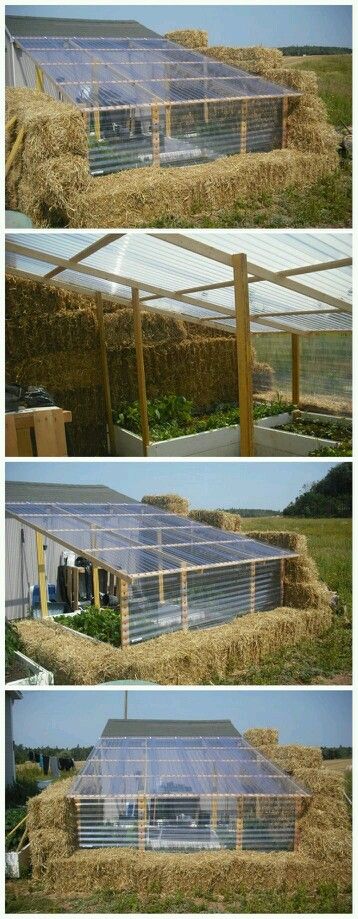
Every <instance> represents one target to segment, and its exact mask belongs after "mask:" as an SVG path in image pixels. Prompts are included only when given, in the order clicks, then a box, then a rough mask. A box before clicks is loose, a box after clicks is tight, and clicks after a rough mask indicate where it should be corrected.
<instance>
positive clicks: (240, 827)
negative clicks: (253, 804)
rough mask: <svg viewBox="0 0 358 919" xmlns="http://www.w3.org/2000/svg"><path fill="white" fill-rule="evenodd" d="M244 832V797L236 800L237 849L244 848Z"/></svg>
mask: <svg viewBox="0 0 358 919" xmlns="http://www.w3.org/2000/svg"><path fill="white" fill-rule="evenodd" d="M243 834H244V812H243V801H242V798H237V801H236V846H235V848H236V849H242V843H243Z"/></svg>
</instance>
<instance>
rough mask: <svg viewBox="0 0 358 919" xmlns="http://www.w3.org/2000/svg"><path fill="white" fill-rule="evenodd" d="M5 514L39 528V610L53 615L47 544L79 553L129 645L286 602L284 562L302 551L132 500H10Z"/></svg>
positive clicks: (97, 598)
mask: <svg viewBox="0 0 358 919" xmlns="http://www.w3.org/2000/svg"><path fill="white" fill-rule="evenodd" d="M6 513H7V516H8V517H9V518H10V519H13V520H17V521H18V522H19V523H20V524H21V526H22V527H26V528H28V529H26V532H29V531H30V533H32V534H34V533H35V538H36V552H37V564H38V584H39V606H40V609H39V613H40V616H41V617H44V618H47V617H48V616H49V614H50V615H51V613H50V610H49V601H48V585H47V576H46V560H45V551H44V544H45V543H46V541H47V540H49V541H50V542H51V544H52V543H53V542H55V543H58V544H59V545H60V546H63V547H65V548H66V549H68V550H70V551H71V552H72V553H74V557H76V556H77V557H79V558H80V560H82V566H83V565H84V564H85V562H84V561H83V559H85V560H87V561H88V562H89V563H90V568H91V572H92V579H93V597H94V604H95V606H96V607H97V608H98V609H99V608H100V606H101V596H103V593H106V594H107V593H110V594H112V595H114V596H115V597H117V600H118V605H119V612H120V615H119V616H118V633H120V643H121V646H122V648H125V647H127V646H128V645H130V644H136V643H140V642H143V641H146V640H148V639H150V638H155V637H157V636H159V635H164V634H166V633H170V632H176V631H178V630H184V631H185V632H187V631H188V630H192V629H203V628H208V627H210V626H215V625H220V624H222V623H224V622H230V621H231V620H233V619H235V618H236V617H237V616H241V615H243V614H245V613H250V612H251V613H252V612H255V611H256V612H258V611H265V610H272V609H274V608H277V607H279V606H282V605H283V589H284V573H285V560H286V559H293V558H295V557H296V556H297V552H294V551H292V550H290V549H288V548H287V549H283V548H280V547H279V546H273V545H268V544H267V543H264V542H260V541H259V540H258V539H251V538H249V537H247V536H244V535H239V534H237V533H232V532H229V531H226V532H225V531H223V530H219V529H217V528H215V527H212V526H206V525H204V524H201V523H199V522H197V521H194V520H191V519H190V518H188V517H181V516H178V515H176V514H173V513H171V512H168V511H161V510H160V509H159V508H155V507H153V506H151V505H150V504H143V503H141V504H137V503H136V502H134V501H131V502H130V503H127V502H126V501H125V498H123V500H122V501H121V503H115V502H111V503H104V504H103V503H102V504H101V503H100V502H97V503H86V502H85V501H81V502H80V503H76V502H75V501H73V500H72V502H57V503H56V502H53V503H44V502H41V501H39V502H36V501H32V502H31V501H30V502H26V501H8V502H7V504H6ZM76 570H77V585H78V577H79V571H78V568H77V569H76ZM81 570H82V569H81ZM104 579H105V582H104ZM100 586H101V591H102V593H101V594H100ZM77 602H78V600H76V604H77ZM76 608H77V605H76V606H75V609H76ZM58 612H59V609H58V608H57V613H58ZM55 614H56V613H55ZM69 625H71V620H70V619H69ZM74 627H75V628H76V626H74ZM67 634H68V633H67ZM65 638H66V633H65V634H64V635H63V639H64V640H65Z"/></svg>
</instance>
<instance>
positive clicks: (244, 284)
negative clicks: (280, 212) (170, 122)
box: [6, 103, 352, 456]
mask: <svg viewBox="0 0 358 919" xmlns="http://www.w3.org/2000/svg"><path fill="white" fill-rule="evenodd" d="M153 106H154V109H155V106H156V104H154V103H153ZM157 108H158V106H157ZM122 235H124V234H123V233H109V234H104V235H103V237H102V238H100V239H96V240H95V241H94V243H92V244H91V245H90V246H87V247H86V248H85V249H84V250H82V251H81V252H79V253H78V255H76V256H75V257H72V258H71V259H65V258H62V257H61V256H57V255H54V254H50V253H46V251H44V252H39V251H38V250H34V249H33V248H31V245H29V244H27V245H22V244H21V245H19V244H18V243H14V242H13V241H12V240H11V235H9V234H8V236H7V239H6V246H7V248H8V250H9V251H10V252H13V253H15V254H19V255H23V256H26V257H28V258H34V259H35V260H37V261H40V262H41V261H42V262H47V263H50V264H53V266H54V267H53V268H52V269H51V270H50V271H49V272H47V274H46V276H45V277H44V278H40V277H38V276H36V281H40V282H42V283H48V282H49V281H51V280H52V279H53V278H55V282H54V283H55V284H56V283H57V284H58V285H59V286H60V287H61V286H62V287H64V288H66V289H69V290H72V291H73V290H78V291H79V292H80V293H81V294H82V295H87V296H93V292H92V290H91V279H94V278H98V279H99V280H104V281H110V282H112V283H114V284H116V285H118V284H122V285H124V286H126V287H128V288H129V289H130V290H131V300H128V298H125V297H118V296H116V295H115V294H113V295H108V298H109V299H113V300H114V301H117V302H121V303H123V304H126V305H129V304H130V303H131V304H132V309H133V317H134V338H135V347H136V360H137V378H138V395H139V402H140V409H141V424H142V440H143V455H144V456H146V455H147V448H148V444H149V442H150V432H149V424H148V409H147V396H146V381H145V366H144V353H143V337H142V324H141V309H145V310H148V311H152V312H155V313H161V314H162V315H165V316H169V317H171V318H173V316H174V317H175V316H178V315H179V316H181V317H182V318H183V319H184V320H185V321H188V322H193V323H196V324H201V325H206V324H207V325H208V326H209V327H211V328H213V325H212V323H213V322H215V328H217V329H223V330H224V331H226V332H229V333H231V334H234V335H235V338H236V350H237V355H238V389H239V401H240V400H241V405H240V416H241V419H240V420H241V425H240V426H241V429H242V430H241V433H242V438H241V439H242V444H241V455H242V456H251V455H253V420H252V380H251V375H252V368H251V349H250V338H251V334H255V333H253V332H251V331H250V321H251V322H252V323H258V324H260V325H263V326H265V327H267V329H268V330H272V331H273V332H276V333H284V334H286V335H287V334H292V335H300V336H301V335H314V334H318V333H319V332H320V331H321V332H323V333H326V334H330V331H329V330H327V329H324V328H322V329H321V330H320V329H319V328H317V329H315V330H312V331H306V332H301V331H300V329H299V327H297V328H296V329H295V327H294V317H295V315H296V311H292V310H289V309H287V310H286V311H285V310H283V311H272V312H271V313H255V315H254V316H252V317H250V314H249V298H248V285H249V284H252V283H260V282H267V281H268V282H270V283H271V284H274V285H277V286H278V287H280V288H283V289H287V290H289V291H293V292H295V293H299V294H301V295H304V296H305V297H307V298H308V300H314V301H315V304H317V301H319V302H320V303H321V304H322V306H321V307H320V308H319V307H318V308H317V306H315V307H313V306H312V309H307V310H304V309H299V310H297V315H299V316H305V315H306V314H307V315H308V316H310V315H312V314H313V313H314V314H317V315H318V316H319V315H320V314H325V313H329V314H332V315H333V314H334V312H335V311H336V312H337V313H343V314H345V315H347V316H348V315H350V314H351V312H352V307H351V305H350V304H348V303H347V302H345V301H344V300H342V299H341V298H340V297H337V296H332V295H330V294H327V293H326V292H325V291H320V290H319V289H318V288H314V287H312V286H310V285H307V284H304V283H302V282H300V281H296V280H294V276H297V275H301V274H302V275H304V274H307V273H314V272H320V271H327V270H329V269H334V268H343V267H347V266H348V265H351V264H352V259H351V258H340V259H332V260H331V261H329V262H321V263H316V264H313V265H304V266H292V267H290V268H287V269H284V270H281V271H278V272H274V271H270V270H269V269H267V268H262V267H261V266H259V265H257V264H256V263H252V262H246V257H244V256H243V255H242V254H240V253H237V254H235V255H231V254H229V253H227V252H225V251H224V250H220V249H218V248H217V247H216V246H213V245H212V244H209V243H206V242H203V241H202V240H199V239H196V238H195V237H191V236H186V235H185V232H158V231H157V232H150V234H149V235H150V236H152V237H153V238H158V239H160V240H164V241H165V242H167V243H170V244H172V245H174V246H179V247H180V248H184V249H187V250H188V251H190V252H194V253H195V254H197V255H198V256H202V257H204V258H209V259H211V260H213V261H215V262H218V263H219V264H222V265H226V266H227V267H229V268H231V269H232V278H231V279H230V277H228V280H227V281H218V282H217V283H215V282H214V283H210V284H202V285H198V286H196V287H195V286H194V287H187V288H182V289H180V290H177V291H172V290H170V288H169V287H168V288H163V287H159V286H156V285H155V284H150V283H145V282H143V281H141V283H140V289H141V291H143V293H144V296H143V295H142V296H141V297H139V290H138V282H137V284H136V283H135V278H132V277H131V278H129V277H126V276H123V275H121V274H116V273H114V271H112V272H109V271H105V270H102V269H98V268H96V269H95V268H92V267H89V266H88V265H85V264H83V260H84V259H85V258H86V257H88V256H89V255H90V254H92V253H93V252H96V251H98V250H100V249H101V248H104V247H105V246H106V245H108V244H109V243H110V242H112V241H113V240H115V239H118V238H120V237H121V236H122ZM28 240H29V242H31V236H30V235H29V234H28ZM69 267H71V268H72V269H73V270H74V271H76V272H77V273H79V274H82V275H84V276H87V277H88V278H89V286H88V289H87V288H82V287H80V286H79V285H66V284H64V285H61V273H62V272H63V271H65V270H66V269H67V268H69ZM12 273H14V274H16V276H18V277H30V278H31V279H32V280H33V279H34V276H33V275H31V274H28V273H26V272H22V271H21V270H17V269H12ZM222 287H233V288H234V299H235V310H233V309H232V308H228V307H224V306H222V305H221V304H216V303H213V302H209V301H206V300H203V299H202V298H200V297H199V296H195V294H200V293H201V292H204V291H206V290H215V289H218V290H219V289H220V288H222ZM104 296H106V297H107V294H105V295H104ZM161 298H169V299H171V300H175V301H178V302H179V303H182V304H183V309H182V310H180V311H179V312H178V313H174V312H173V311H172V310H170V309H165V308H161V307H160V305H159V306H158V300H160V299H161ZM152 300H155V301H156V303H155V305H153V304H152V303H151V301H152ZM97 302H98V303H99V298H98V301H97ZM186 304H188V305H189V306H195V307H198V308H199V309H205V311H206V312H207V311H208V310H210V311H212V313H213V316H212V318H211V317H205V318H199V316H195V317H194V316H190V315H188V314H187V313H186V312H185V305H186ZM280 317H289V319H291V320H292V324H290V325H289V326H287V325H284V324H283V323H282V322H280ZM229 318H230V319H231V320H233V321H234V325H233V326H230V325H227V324H226V323H227V320H228V319H229ZM100 326H101V324H100V323H99V334H100V348H101V360H102V369H103V378H104V389H105V399H106V412H107V423H108V424H109V426H110V430H111V428H112V425H110V419H111V408H110V391H109V378H108V368H107V372H106V369H105V357H106V356H105V345H104V339H103V327H102V332H101V327H100ZM336 331H337V329H332V334H334V333H335V332H336ZM345 331H346V332H347V334H350V332H348V330H345ZM101 334H102V339H101ZM258 334H259V333H258ZM240 390H241V394H240ZM110 441H111V450H113V446H114V432H112V430H111V434H110Z"/></svg>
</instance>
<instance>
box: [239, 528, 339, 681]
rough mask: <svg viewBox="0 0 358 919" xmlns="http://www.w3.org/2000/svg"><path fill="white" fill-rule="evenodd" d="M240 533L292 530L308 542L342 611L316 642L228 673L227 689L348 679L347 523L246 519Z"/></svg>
mask: <svg viewBox="0 0 358 919" xmlns="http://www.w3.org/2000/svg"><path fill="white" fill-rule="evenodd" d="M244 529H245V531H247V532H250V530H262V531H264V530H290V531H292V530H293V531H294V532H298V533H303V534H304V535H305V536H307V540H308V548H309V551H310V553H311V555H312V557H313V558H314V560H315V561H316V563H317V565H318V570H319V574H320V576H321V578H322V580H323V581H325V583H326V584H328V587H329V588H330V589H331V590H333V591H337V593H338V594H339V597H340V601H341V604H342V607H343V608H344V609H341V610H340V611H339V612H338V613H337V614H336V615H335V616H334V622H333V625H332V627H331V628H330V629H329V631H328V632H326V633H325V635H323V636H322V637H321V638H318V639H316V640H315V641H305V642H301V644H299V645H295V646H293V647H287V648H285V649H284V650H282V651H280V652H278V653H276V654H273V655H270V656H269V657H268V658H266V659H265V661H264V662H263V663H262V664H261V666H259V667H253V668H251V669H250V670H248V671H245V673H242V672H241V673H238V672H232V673H230V674H229V676H228V678H227V682H228V683H232V684H233V685H234V684H235V683H247V684H250V685H251V684H256V685H266V684H271V685H277V684H284V685H287V684H293V683H295V684H309V683H319V682H320V681H322V680H323V681H324V680H326V681H332V682H334V681H335V680H336V681H337V682H340V679H342V677H344V678H345V679H348V677H349V674H350V673H351V668H352V631H351V613H352V556H351V539H352V533H351V521H350V520H347V519H340V520H338V519H335V518H328V519H327V518H325V519H324V520H323V519H322V520H320V519H316V518H315V519H309V520H307V519H305V518H302V517H299V518H297V517H264V518H262V517H256V518H254V517H249V518H245V521H244Z"/></svg>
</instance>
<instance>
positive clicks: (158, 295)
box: [6, 231, 352, 456]
mask: <svg viewBox="0 0 358 919" xmlns="http://www.w3.org/2000/svg"><path fill="white" fill-rule="evenodd" d="M351 256H352V250H351V237H350V235H349V234H344V237H343V236H342V235H341V234H335V233H324V234H323V233H322V234H317V233H315V234H314V235H312V234H310V233H293V234H291V233H290V234H286V233H281V232H280V233H277V234H274V235H273V236H272V234H270V233H262V232H261V233H257V232H255V231H251V232H249V233H241V232H240V231H220V232H218V231H206V232H202V231H179V232H164V231H162V232H160V231H157V232H155V231H153V232H148V231H146V232H145V233H142V234H136V233H133V232H127V233H126V232H114V233H107V234H105V233H103V232H88V233H85V232H80V233H67V234H60V235H58V234H57V233H53V232H52V233H51V232H50V233H46V234H43V233H36V234H35V233H32V232H27V233H26V234H25V233H15V232H12V233H8V234H7V237H6V273H7V279H8V284H7V324H6V333H7V348H6V356H7V379H8V382H9V383H13V382H16V383H18V384H20V385H22V384H24V385H30V386H39V385H40V386H45V387H48V389H49V391H50V392H53V393H54V396H55V398H56V399H57V402H56V403H54V404H55V405H57V406H60V407H61V409H62V415H61V416H60V415H59V414H57V416H56V425H54V424H53V425H52V432H51V435H50V432H49V427H48V428H46V430H45V419H44V417H43V416H40V415H39V413H37V415H36V418H34V425H35V427H36V428H38V431H37V432H36V433H37V434H38V437H37V455H64V454H65V453H66V452H67V446H66V435H65V425H66V426H67V430H71V431H73V439H74V448H73V452H74V453H75V454H76V453H78V454H79V455H90V456H93V455H100V454H103V453H106V452H109V453H110V455H119V456H135V455H141V454H142V455H144V456H157V455H167V456H168V455H169V456H183V455H188V456H195V455H208V456H225V455H226V456H235V455H236V456H237V455H239V454H241V455H242V456H251V455H259V456H262V455H263V456H264V455H268V456H290V455H293V456H299V455H310V454H311V453H314V451H322V450H323V451H325V450H326V451H327V450H328V451H332V449H333V450H334V449H335V448H337V443H338V444H339V443H340V442H341V441H342V440H343V441H347V440H349V436H350V435H351V414H352V404H351V396H352V357H351V328H352V267H351V266H352V257H351ZM45 317H46V323H45V322H44V318H45ZM172 396H173V397H174V396H175V398H178V397H179V398H184V397H185V399H186V400H192V403H193V417H192V418H190V425H187V427H186V429H180V430H178V425H177V426H176V428H175V433H174V434H173V435H170V434H169V435H165V434H164V435H162V434H161V433H159V435H158V436H157V435H156V432H155V431H153V430H151V427H152V425H153V412H152V416H151V415H150V409H151V405H150V400H153V398H157V397H163V398H167V399H168V398H169V399H170V398H171V397H172ZM135 400H136V401H137V403H138V404H137V407H136V412H137V417H138V424H137V426H132V427H128V423H129V419H130V418H131V412H132V403H133V401H135ZM123 403H125V405H124V410H123V412H122V408H121V406H123ZM223 403H225V404H227V405H228V404H230V405H231V406H236V408H238V414H237V415H236V416H235V417H234V416H233V415H231V416H230V417H231V421H227V422H225V420H224V421H223V425H224V426H221V425H220V418H219V420H218V422H217V423H216V424H214V423H212V424H209V428H211V429H208V428H207V427H205V424H206V421H205V417H206V416H207V415H210V413H212V411H213V408H214V409H215V407H216V406H218V405H219V407H220V406H222V405H223ZM127 409H128V411H127ZM54 411H55V412H59V408H56V409H55V410H54ZM121 412H122V417H123V419H124V420H123V421H122V422H121V421H120V420H117V419H118V418H119V416H120V414H121ZM126 412H127V414H126ZM295 412H296V414H295ZM297 412H298V414H297ZM292 413H293V414H292ZM132 415H133V412H132ZM47 416H49V412H47ZM199 416H200V417H202V416H203V422H202V423H201V422H200V424H199V425H197V424H196V421H197V418H198V417H199ZM71 418H72V425H71V423H70V422H71ZM19 419H20V420H19ZM174 420H177V419H174ZM199 420H200V419H199ZM47 421H49V418H48V417H47ZM61 421H62V429H61V434H59V431H60V422H61ZM20 422H21V425H22V426H24V425H25V418H24V415H23V414H22V415H21V416H18V417H17V418H14V417H13V416H11V413H10V414H7V416H6V424H7V455H10V456H11V455H12V456H13V455H30V453H31V443H30V441H28V442H27V444H26V445H25V447H24V441H23V439H22V441H21V443H20V441H19V436H18V435H19V433H20V432H17V431H16V425H17V426H19V424H20ZM297 422H299V427H298V433H297V430H296V428H297ZM295 425H296V427H295ZM327 427H328V430H327ZM55 428H56V430H55ZM214 429H215V430H214ZM301 429H302V430H301ZM292 431H293V433H292ZM186 434H187V435H188V436H185V435H186ZM305 434H307V435H309V436H305ZM182 435H183V436H182ZM301 435H302V436H301ZM24 450H25V452H24ZM33 452H34V451H33ZM328 455H331V452H330V453H329V454H328ZM336 455H343V454H342V452H341V453H339V452H337V453H336ZM345 455H348V453H347V450H346V451H345Z"/></svg>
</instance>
